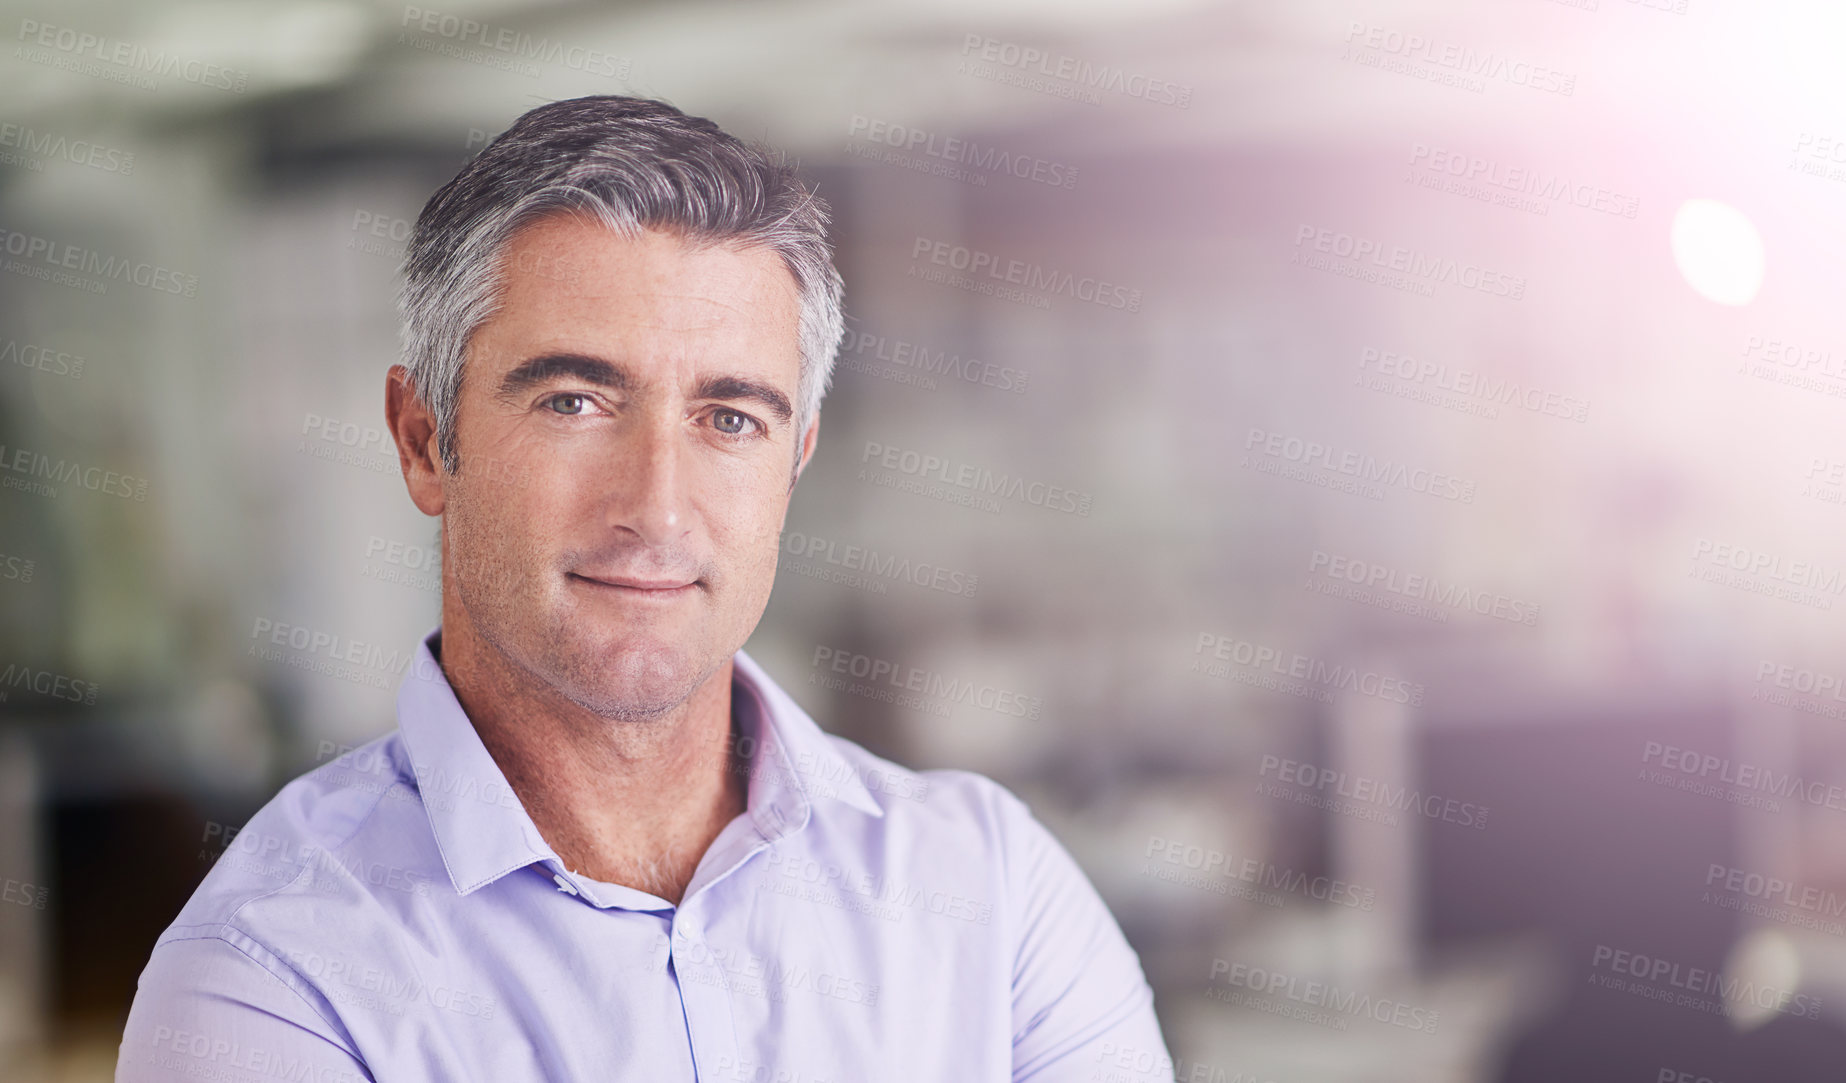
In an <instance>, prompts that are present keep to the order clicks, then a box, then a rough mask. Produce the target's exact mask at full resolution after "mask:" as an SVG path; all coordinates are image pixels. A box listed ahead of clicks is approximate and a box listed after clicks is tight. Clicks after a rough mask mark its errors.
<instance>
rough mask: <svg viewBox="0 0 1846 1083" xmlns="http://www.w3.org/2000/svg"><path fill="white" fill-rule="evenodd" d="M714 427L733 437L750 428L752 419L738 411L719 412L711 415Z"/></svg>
mask: <svg viewBox="0 0 1846 1083" xmlns="http://www.w3.org/2000/svg"><path fill="white" fill-rule="evenodd" d="M711 423H712V427H713V428H715V429H717V430H718V431H719V432H722V433H728V434H729V435H731V436H736V435H737V434H739V433H741V432H743V431H744V430H745V429H747V428H749V427H750V418H749V417H748V416H746V415H744V414H741V413H738V412H737V411H736V410H719V411H717V412H716V413H714V414H712V415H711Z"/></svg>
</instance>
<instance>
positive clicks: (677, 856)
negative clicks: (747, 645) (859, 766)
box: [438, 621, 746, 906]
mask: <svg viewBox="0 0 1846 1083" xmlns="http://www.w3.org/2000/svg"><path fill="white" fill-rule="evenodd" d="M458 623H459V626H457V627H455V628H453V629H451V627H450V626H449V623H448V622H447V621H445V622H444V627H443V633H442V639H441V641H440V643H439V644H438V646H439V648H440V655H439V661H440V664H441V666H442V669H443V673H444V675H445V676H446V677H447V678H448V680H449V683H450V685H451V686H452V687H453V688H454V689H455V695H456V698H457V700H459V701H460V703H461V705H462V709H463V711H464V712H466V714H467V716H468V719H469V721H470V722H472V723H473V725H474V729H475V732H476V733H478V734H479V735H480V737H481V743H482V744H484V745H486V746H487V751H488V753H489V754H490V755H491V756H493V758H494V762H495V763H496V764H498V765H499V767H500V770H501V772H502V773H503V774H504V775H506V780H507V783H508V784H509V785H511V786H512V788H513V792H514V793H516V794H518V795H519V800H520V802H521V804H523V805H524V806H525V809H526V812H527V814H528V815H530V816H531V817H532V822H533V824H534V825H536V826H537V828H538V831H539V834H540V835H541V836H543V837H544V839H545V841H546V843H548V844H549V845H550V846H551V848H552V849H553V850H555V851H556V852H557V855H558V857H559V859H560V860H561V861H563V863H564V865H565V867H566V868H568V869H570V870H571V871H572V872H574V873H578V874H581V875H583V876H587V877H589V878H590V879H593V880H600V881H603V882H605V883H611V884H622V885H625V886H627V887H633V888H638V889H639V890H642V891H645V892H648V893H649V894H652V895H658V896H660V897H661V898H664V899H666V900H667V901H669V902H671V903H673V904H674V905H675V906H677V905H679V901H680V898H681V897H682V896H683V895H684V893H685V890H686V886H687V885H688V884H689V883H690V882H691V880H692V875H693V873H694V872H695V871H696V870H697V868H698V865H699V860H700V859H701V858H703V857H704V856H705V851H706V850H707V849H708V848H709V847H710V846H711V844H712V841H713V840H714V839H716V838H717V837H718V833H719V832H720V831H722V830H724V827H725V825H726V824H728V823H730V822H731V820H733V819H734V818H736V817H737V816H738V815H739V814H741V813H742V812H743V811H744V807H745V799H746V793H745V790H746V787H745V784H744V781H743V778H744V776H743V774H742V773H741V772H739V771H735V770H732V769H731V767H732V766H733V763H732V755H733V750H734V748H735V742H733V741H732V740H731V739H730V736H731V671H732V662H731V661H730V660H729V659H726V660H725V663H724V665H723V666H721V667H720V668H719V669H718V671H717V672H716V673H714V674H713V675H712V676H711V677H710V678H709V679H708V680H706V681H705V683H704V684H702V685H700V686H699V687H698V688H697V689H695V690H694V691H693V693H692V695H691V696H689V697H687V699H686V702H684V703H682V704H680V705H679V706H678V707H676V708H674V709H673V710H671V711H669V712H667V713H666V714H664V715H661V716H658V717H654V718H649V719H646V720H616V719H608V718H603V717H600V716H598V715H596V714H593V713H592V712H590V711H588V710H585V709H584V708H583V707H581V706H579V705H578V704H576V703H573V702H571V701H570V700H568V699H566V698H565V697H563V696H562V695H560V694H558V692H557V691H556V690H555V689H553V688H551V687H550V686H548V685H545V684H543V682H540V681H537V680H536V679H535V678H533V676H532V675H531V674H530V673H528V672H526V671H525V670H524V669H523V668H521V667H519V666H517V665H515V664H513V663H512V661H511V660H509V659H507V658H506V657H505V656H504V655H503V654H502V653H501V652H500V651H498V650H497V649H495V648H494V647H493V646H492V645H490V644H488V643H486V642H484V641H483V640H482V639H481V638H480V637H479V636H478V635H475V634H471V631H472V630H471V629H469V628H467V627H466V625H465V622H458Z"/></svg>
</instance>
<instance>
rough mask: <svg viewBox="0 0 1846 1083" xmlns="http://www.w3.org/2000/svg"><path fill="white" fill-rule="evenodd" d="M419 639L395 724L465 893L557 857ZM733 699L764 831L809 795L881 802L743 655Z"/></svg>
mask: <svg viewBox="0 0 1846 1083" xmlns="http://www.w3.org/2000/svg"><path fill="white" fill-rule="evenodd" d="M441 635H442V629H441V628H440V627H438V628H437V629H435V630H434V631H432V632H430V634H429V635H427V636H424V637H423V641H422V642H421V643H420V644H418V647H417V655H416V658H415V660H414V661H412V663H411V665H410V668H409V669H408V670H407V671H406V672H405V674H404V681H403V684H402V685H400V686H399V688H398V695H397V722H398V732H399V734H400V735H401V737H402V739H403V744H404V751H405V755H406V758H407V759H408V760H409V763H410V769H411V771H412V773H413V774H414V776H415V780H416V784H417V787H418V790H419V792H420V793H421V795H422V798H423V809H424V812H425V813H426V814H427V815H428V816H429V822H430V829H431V830H432V831H433V832H434V834H435V836H436V847H437V849H438V850H440V851H441V853H442V860H443V864H444V866H445V867H446V868H447V869H448V872H449V880H450V881H451V882H452V883H453V884H454V885H455V890H456V891H457V892H458V893H460V894H462V895H467V894H469V893H470V892H473V891H475V890H477V889H479V888H481V887H484V886H486V885H487V884H490V883H493V882H494V881H495V880H498V879H500V878H501V877H502V876H505V875H506V874H507V873H510V872H513V871H514V870H516V869H520V868H524V867H525V866H527V865H531V864H533V863H535V862H543V861H551V862H554V863H558V864H559V865H560V867H562V866H561V863H560V862H558V856H557V853H556V852H555V851H554V850H552V848H551V847H550V846H549V845H548V844H546V842H545V840H544V838H543V837H542V836H540V834H539V832H538V827H537V826H536V825H535V824H533V822H532V817H531V816H530V815H528V814H527V812H526V810H525V806H524V805H523V804H521V803H520V801H519V797H518V795H517V794H515V793H514V792H513V789H512V787H511V786H509V785H508V784H507V781H506V775H505V774H504V773H502V772H501V770H500V765H499V764H497V763H495V762H494V758H493V756H492V754H490V753H489V752H488V751H487V746H486V745H485V744H483V743H482V742H481V738H480V735H479V734H477V733H476V732H475V729H474V725H473V723H472V722H470V721H469V720H468V716H467V714H466V712H464V711H463V710H462V706H461V703H460V701H458V700H457V699H456V698H455V690H454V689H453V688H452V687H450V685H449V681H448V678H447V676H446V675H444V673H443V671H442V666H441V665H440V664H439V663H438V662H437V661H436V655H435V648H434V645H435V644H437V643H438V641H439V637H440V636H441ZM732 661H733V667H732V678H731V698H732V710H733V711H734V712H736V713H737V717H738V723H739V727H738V728H739V730H740V732H741V733H742V734H743V735H745V736H748V737H749V738H750V747H748V748H740V751H742V752H745V753H747V754H748V756H749V759H750V767H751V770H750V775H749V778H750V783H749V791H748V793H749V796H748V798H747V799H746V809H747V811H748V814H749V815H750V817H751V819H752V820H753V821H754V822H755V824H756V825H757V828H758V830H760V831H761V832H762V833H763V835H764V836H765V837H766V838H769V839H775V838H779V837H781V836H782V835H786V834H789V833H792V832H794V831H798V830H800V829H801V828H803V827H805V826H806V825H807V822H808V820H809V818H810V816H811V815H812V809H813V806H814V804H815V798H826V799H831V800H837V801H839V802H842V803H844V804H847V805H850V806H851V807H853V808H855V809H858V810H859V811H861V812H864V813H867V814H869V815H872V816H883V815H884V809H883V808H882V807H880V806H879V804H878V802H877V801H876V800H874V799H873V797H872V794H871V791H870V790H868V789H867V788H866V785H865V782H864V780H863V779H862V778H861V777H860V775H859V772H858V771H857V770H856V769H855V768H854V767H853V765H852V764H851V763H849V762H847V760H846V758H845V757H844V756H842V755H841V754H840V752H839V750H838V748H836V747H835V745H834V742H833V740H832V738H830V737H829V736H828V735H827V733H826V732H825V731H823V730H822V729H821V728H820V726H819V725H818V724H817V723H816V722H815V721H814V720H813V719H812V718H810V717H809V716H808V714H807V712H806V711H803V710H802V709H801V707H800V705H799V704H797V703H796V702H795V701H794V700H793V699H792V698H790V697H789V695H788V693H787V692H784V691H783V690H782V689H781V687H780V686H778V685H777V684H776V683H775V682H774V681H773V680H771V679H770V678H769V675H768V674H766V673H764V672H763V670H762V668H761V667H760V666H758V665H757V664H756V662H755V660H753V659H752V658H751V657H750V656H749V655H747V654H745V653H744V652H743V651H741V650H740V651H738V652H737V653H736V654H735V655H734V656H733V659H732Z"/></svg>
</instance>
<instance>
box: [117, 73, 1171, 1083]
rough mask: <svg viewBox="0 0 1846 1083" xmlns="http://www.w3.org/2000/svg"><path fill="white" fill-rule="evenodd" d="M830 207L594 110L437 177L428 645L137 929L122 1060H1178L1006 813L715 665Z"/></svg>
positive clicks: (129, 1070)
mask: <svg viewBox="0 0 1846 1083" xmlns="http://www.w3.org/2000/svg"><path fill="white" fill-rule="evenodd" d="M827 220H828V219H827V210H826V207H825V205H824V204H823V203H822V202H821V201H820V200H819V199H818V198H817V197H816V196H815V195H813V194H812V193H811V192H809V191H808V190H806V189H805V188H804V187H803V186H802V185H801V183H800V182H799V181H798V180H797V179H796V178H795V177H794V175H793V174H792V172H791V171H790V170H789V169H788V168H787V167H786V166H784V165H782V164H780V163H778V162H776V161H773V160H771V159H770V158H769V157H768V156H766V155H765V154H763V153H762V152H761V151H759V150H756V149H753V148H749V147H746V146H745V145H744V144H742V143H740V142H739V141H737V140H736V139H735V138H733V137H731V136H729V135H727V134H725V133H724V132H722V131H721V130H720V129H719V128H718V127H717V126H716V125H714V124H713V123H711V122H710V121H708V120H704V119H701V118H697V117H689V116H686V115H684V114H682V113H680V112H679V111H678V110H675V109H673V108H672V107H670V106H667V105H664V104H662V103H659V102H653V101H645V100H639V99H633V98H621V97H593V98H581V99H576V100H571V101H563V102H557V103H553V104H551V105H546V106H543V107H541V108H538V109H535V110H533V111H531V112H530V113H527V114H526V115H525V116H523V117H521V118H520V119H519V120H518V121H517V122H516V123H515V124H514V125H513V127H512V128H510V129H509V130H508V131H507V132H505V133H504V134H502V135H501V136H500V137H499V138H497V139H496V140H494V142H493V143H492V144H490V145H489V146H488V147H487V148H486V149H485V150H483V151H482V152H481V153H480V154H479V155H478V156H476V157H475V158H474V159H473V160H472V161H471V162H469V163H468V165H467V166H465V167H464V168H463V169H462V171H461V173H460V174H459V175H458V176H456V177H455V179H454V180H452V181H450V182H449V183H448V184H447V185H445V186H444V187H443V188H442V189H441V190H439V191H438V192H437V193H436V194H435V195H434V196H433V197H432V198H431V199H430V201H429V203H428V205H427V206H425V207H424V209H423V212H422V214H421V215H420V216H419V217H418V219H417V224H416V228H415V231H414V233H413V235H412V237H411V240H410V245H409V250H408V254H407V260H406V273H405V278H406V282H405V288H404V296H403V305H402V308H403V312H404V316H405V324H406V330H405V347H406V349H405V364H403V365H399V366H395V367H393V369H392V370H391V372H390V375H389V378H388V380H387V383H386V401H385V412H386V417H387V420H388V422H389V424H390V427H391V431H392V433H393V435H394V436H395V438H396V441H397V447H398V453H399V458H400V460H401V463H402V467H403V473H404V479H405V484H406V485H407V486H408V488H409V490H410V496H411V499H412V500H413V501H414V502H415V503H416V505H417V507H418V508H420V509H421V510H422V511H424V512H425V513H426V514H429V515H437V516H441V517H442V521H443V530H442V577H443V593H442V623H441V626H440V628H438V629H437V630H436V631H434V632H432V633H431V634H430V635H429V636H428V637H427V638H426V639H425V640H424V641H423V646H422V649H421V651H420V653H419V655H418V657H417V660H416V662H415V663H414V664H413V665H412V667H411V669H410V671H409V672H408V673H407V675H406V677H405V679H404V682H403V685H402V689H401V693H400V695H399V698H398V723H399V726H398V729H397V730H396V731H394V732H393V733H391V734H389V735H387V736H385V737H383V738H380V739H379V740H377V741H374V742H372V743H370V744H368V745H366V746H364V747H362V748H359V749H356V750H354V751H353V752H351V753H349V754H348V755H346V756H344V757H342V758H341V759H339V760H337V761H335V762H333V763H331V764H328V765H326V766H325V767H323V768H321V769H318V770H316V771H314V772H311V773H309V774H308V775H306V776H303V777H302V778H299V779H297V780H295V781H294V782H292V783H290V784H289V785H288V786H287V787H285V788H284V789H283V790H282V792H281V793H280V794H279V795H277V797H276V798H275V799H274V800H273V801H271V802H270V803H269V804H268V805H267V806H265V807H264V808H263V809H262V811H260V812H259V813H257V815H256V816H255V817H254V818H253V819H252V820H251V821H250V823H249V825H248V826H246V827H245V828H244V829H243V831H242V833H241V834H240V835H238V837H237V839H236V841H235V842H234V844H233V845H232V847H231V848H230V850H229V851H227V854H226V856H225V858H223V859H221V860H220V861H219V862H218V864H217V865H216V866H215V867H214V868H213V869H212V871H211V873H210V874H209V875H208V876H207V877H206V879H205V882H204V883H203V884H202V885H201V886H200V887H199V889H198V892H197V893H196V894H195V895H194V896H193V897H192V899H191V901H190V902H188V904H187V905H186V907H185V909H184V910H183V911H182V912H181V914H180V915H179V917H178V919H177V920H176V921H175V922H174V923H173V925H172V926H171V927H170V928H169V929H168V930H167V931H166V932H165V933H164V934H163V935H162V936H161V938H160V940H159V942H158V945H157V946H156V947H155V949H154V953H153V957H152V959H151V960H150V961H149V963H148V965H147V968H146V970H145V971H144V972H143V973H142V975H141V982H140V990H139V993H138V995H137V996H136V998H135V1002H134V1007H133V1009H132V1011H131V1012H130V1015H129V1020H128V1026H127V1031H126V1034H125V1036H124V1038H123V1042H122V1050H121V1057H120V1061H119V1067H118V1069H117V1078H118V1079H124V1080H129V1079H134V1080H140V1079H157V1078H160V1079H164V1078H172V1077H179V1076H187V1075H199V1074H203V1075H211V1076H216V1075H218V1074H219V1073H220V1072H224V1073H226V1074H227V1077H228V1078H243V1077H267V1076H280V1077H283V1078H288V1079H313V1080H317V1081H318V1080H336V1079H372V1078H377V1079H387V1080H413V1079H414V1080H432V1079H443V1080H448V1079H483V1080H495V1081H499V1080H527V1079H620V1080H627V1079H634V1080H650V1081H652V1080H686V1079H702V1080H800V1081H804V1083H819V1081H843V1080H850V1081H855V1083H857V1081H865V1080H880V1079H882V1080H955V1081H958V1083H962V1081H969V1080H1004V1079H1014V1080H1024V1079H1033V1080H1075V1079H1091V1078H1109V1077H1112V1076H1114V1077H1120V1078H1128V1077H1129V1076H1128V1073H1126V1072H1124V1071H1122V1070H1121V1069H1120V1068H1119V1067H1118V1065H1120V1064H1132V1063H1136V1062H1139V1063H1142V1064H1145V1063H1148V1062H1150V1061H1152V1062H1158V1063H1161V1064H1163V1065H1164V1066H1165V1072H1164V1074H1162V1075H1161V1078H1168V1079H1170V1078H1171V1067H1170V1062H1167V1061H1165V1056H1166V1053H1165V1048H1164V1046H1163V1044H1162V1039H1161V1035H1160V1032H1159V1029H1158V1026H1157V1024H1156V1021H1155V1018H1154V1015H1153V1011H1152V996H1151V993H1150V991H1149V989H1148V986H1147V983H1146V981H1145V979H1144V978H1143V975H1142V971H1141V968H1140V965H1139V963H1138V961H1137V960H1136V958H1135V955H1134V953H1133V951H1132V950H1131V949H1130V948H1129V947H1128V945H1127V943H1126V941H1125V940H1124V939H1123V937H1122V934H1121V931H1120V929H1119V928H1118V927H1117V925H1116V923H1115V922H1114V920H1113V919H1112V918H1111V917H1110V916H1109V913H1108V912H1107V910H1106V909H1105V908H1104V906H1103V904H1102V902H1101V900H1100V899H1099V898H1098V897H1097V895H1096V893H1095V891H1094V890H1093V889H1092V888H1091V887H1090V885H1089V883H1088V882H1087V881H1086V880H1085V879H1084V877H1083V875H1082V873H1081V872H1080V871H1079V870H1078V869H1077V867H1076V865H1075V864H1074V863H1073V862H1072V860H1071V858H1070V857H1069V855H1068V854H1067V853H1066V852H1065V851H1064V850H1063V849H1062V848H1061V847H1060V846H1059V845H1058V844H1057V842H1056V841H1054V840H1053V839H1052V838H1051V836H1050V835H1049V834H1048V833H1047V832H1046V831H1045V829H1044V828H1043V827H1042V826H1040V825H1039V824H1038V823H1037V821H1035V820H1034V819H1033V818H1032V816H1031V815H1030V813H1029V812H1028V811H1027V810H1026V808H1025V807H1024V805H1022V804H1021V803H1020V802H1019V801H1018V799H1016V798H1015V797H1013V796H1012V795H1011V794H1010V793H1008V792H1007V791H1006V790H1004V789H1002V788H1001V787H1000V786H998V785H996V784H995V783H993V782H991V781H988V780H987V779H984V778H982V777H980V776H977V775H973V774H969V773H966V772H958V771H935V772H927V773H922V774H918V773H914V772H910V771H907V770H905V769H904V768H901V767H898V766H897V765H895V764H892V763H889V762H887V761H884V760H881V759H879V758H877V757H875V756H873V755H871V754H870V753H868V752H866V751H865V750H863V749H861V748H859V747H858V746H857V745H855V744H853V743H851V742H849V741H845V740H842V739H840V738H836V737H830V736H828V735H827V734H825V733H823V732H822V731H821V730H820V729H819V728H818V727H817V726H816V725H815V723H814V722H813V721H812V720H811V719H809V718H808V717H807V715H806V714H804V713H803V712H802V710H801V708H800V707H798V706H797V705H796V704H795V702H794V701H793V700H792V699H791V698H789V696H788V695H787V694H786V693H785V692H783V691H782V690H781V689H780V688H779V687H777V686H776V684H775V682H773V681H771V680H770V679H769V677H768V676H767V675H766V674H765V673H764V672H763V671H762V670H761V669H760V668H758V667H757V665H756V664H755V663H754V662H752V661H751V660H750V658H749V657H748V656H747V655H746V654H744V653H743V652H742V651H741V650H739V648H740V647H741V646H742V644H743V643H744V641H745V640H746V639H747V638H748V637H749V635H750V632H751V630H752V629H753V628H754V627H755V626H756V624H757V621H758V620H759V619H760V618H761V616H762V613H763V609H764V607H765V605H766V604H767V602H768V597H769V591H770V587H771V585H772V583H773V581H774V576H775V568H776V553H777V540H778V537H779V534H780V531H781V528H782V523H783V517H784V515H785V513H786V511H787V508H788V499H789V495H790V493H791V492H792V491H793V487H794V484H795V480H796V479H797V478H798V477H799V476H800V474H801V471H802V470H803V468H805V467H806V465H807V464H808V462H809V461H810V460H811V459H812V457H813V454H814V447H815V441H816V438H817V435H818V432H819V407H820V400H821V396H822V394H823V393H824V391H825V388H826V384H827V377H828V372H829V370H830V368H831V365H832V361H833V356H834V353H835V351H836V349H837V347H838V343H839V340H840V337H841V335H842V318H841V314H840V296H841V287H840V280H839V276H838V274H837V273H836V272H835V270H834V269H833V265H832V257H831V254H830V252H829V249H828V247H827V242H826V239H825V228H826V225H827ZM1140 1078H1146V1077H1140Z"/></svg>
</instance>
